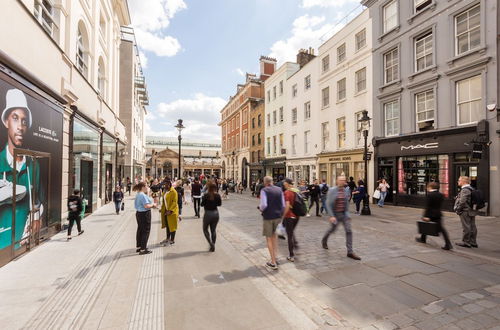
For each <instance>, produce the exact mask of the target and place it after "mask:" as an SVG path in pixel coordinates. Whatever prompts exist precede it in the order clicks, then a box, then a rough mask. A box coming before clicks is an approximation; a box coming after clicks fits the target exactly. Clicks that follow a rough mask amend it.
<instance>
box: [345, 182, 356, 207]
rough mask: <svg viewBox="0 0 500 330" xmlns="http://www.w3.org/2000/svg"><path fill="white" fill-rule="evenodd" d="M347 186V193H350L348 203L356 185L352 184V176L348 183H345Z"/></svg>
mask: <svg viewBox="0 0 500 330" xmlns="http://www.w3.org/2000/svg"><path fill="white" fill-rule="evenodd" d="M347 185H348V186H349V191H350V192H351V196H349V202H350V201H351V199H352V193H353V192H354V191H355V190H356V183H355V182H354V178H353V177H352V176H350V177H349V182H347Z"/></svg>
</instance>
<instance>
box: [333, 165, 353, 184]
mask: <svg viewBox="0 0 500 330" xmlns="http://www.w3.org/2000/svg"><path fill="white" fill-rule="evenodd" d="M331 169H332V171H331V172H332V182H330V184H334V183H335V182H336V180H337V177H339V176H341V175H343V176H345V177H346V178H349V176H350V173H349V163H333V164H331Z"/></svg>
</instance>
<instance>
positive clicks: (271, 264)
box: [266, 262, 278, 270]
mask: <svg viewBox="0 0 500 330" xmlns="http://www.w3.org/2000/svg"><path fill="white" fill-rule="evenodd" d="M266 267H268V268H270V269H272V270H278V266H276V265H275V264H273V263H271V262H267V263H266Z"/></svg>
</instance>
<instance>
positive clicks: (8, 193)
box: [0, 146, 47, 249]
mask: <svg viewBox="0 0 500 330" xmlns="http://www.w3.org/2000/svg"><path fill="white" fill-rule="evenodd" d="M9 157H10V154H8V148H7V146H5V148H4V149H3V150H2V151H1V152H0V249H4V248H6V247H8V246H10V245H11V244H12V220H13V207H12V203H13V200H14V198H13V196H12V193H13V189H12V183H13V176H12V167H11V165H10V164H9V161H8V159H9ZM10 158H12V157H10ZM34 178H36V181H37V182H34ZM39 180H40V167H39V165H38V163H37V162H34V161H33V159H32V158H31V157H25V162H24V163H23V164H22V167H21V168H20V169H19V170H18V172H17V176H16V185H17V187H16V195H17V196H16V209H15V225H16V226H15V236H14V237H15V241H16V242H19V241H20V240H21V239H22V238H23V236H26V235H27V234H28V233H27V232H25V229H26V226H27V224H28V222H29V212H30V205H31V200H32V199H33V198H34V196H36V197H37V198H36V200H33V205H34V207H35V208H38V207H40V204H41V203H40V202H39V201H40V200H44V196H43V195H42V194H43V192H42V189H41V185H40V181H39ZM19 186H22V187H24V188H25V189H22V188H21V187H19ZM17 188H19V189H17ZM23 191H24V196H22V193H23ZM45 207H46V205H45ZM44 212H47V210H44ZM19 247H20V245H19V244H16V248H19Z"/></svg>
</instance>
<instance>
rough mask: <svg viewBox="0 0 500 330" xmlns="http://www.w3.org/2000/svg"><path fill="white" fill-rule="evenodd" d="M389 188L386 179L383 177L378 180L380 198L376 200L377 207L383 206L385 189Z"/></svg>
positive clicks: (385, 194) (385, 195)
mask: <svg viewBox="0 0 500 330" xmlns="http://www.w3.org/2000/svg"><path fill="white" fill-rule="evenodd" d="M389 188H390V186H389V184H388V183H387V181H385V179H382V180H380V183H379V185H378V188H377V189H378V190H380V199H379V200H378V203H377V205H378V206H379V207H383V206H384V201H385V198H386V197H387V190H388V189H389Z"/></svg>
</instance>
